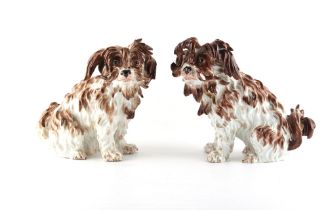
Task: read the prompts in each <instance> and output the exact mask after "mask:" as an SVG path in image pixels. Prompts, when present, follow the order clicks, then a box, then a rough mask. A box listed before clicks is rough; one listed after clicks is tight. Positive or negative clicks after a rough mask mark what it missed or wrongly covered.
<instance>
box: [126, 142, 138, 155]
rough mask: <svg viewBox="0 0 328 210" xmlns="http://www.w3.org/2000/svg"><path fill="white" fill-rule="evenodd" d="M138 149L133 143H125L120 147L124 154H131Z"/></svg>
mask: <svg viewBox="0 0 328 210" xmlns="http://www.w3.org/2000/svg"><path fill="white" fill-rule="evenodd" d="M137 151H138V147H137V146H136V145H134V144H126V145H124V146H123V147H122V152H123V154H124V155H131V154H134V153H136V152H137Z"/></svg>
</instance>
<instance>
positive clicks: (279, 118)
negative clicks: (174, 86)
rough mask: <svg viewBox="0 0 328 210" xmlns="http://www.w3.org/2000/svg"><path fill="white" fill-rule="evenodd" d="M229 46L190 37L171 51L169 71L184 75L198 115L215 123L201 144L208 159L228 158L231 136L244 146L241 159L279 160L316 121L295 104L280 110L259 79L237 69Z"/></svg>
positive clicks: (249, 160)
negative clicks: (212, 136)
mask: <svg viewBox="0 0 328 210" xmlns="http://www.w3.org/2000/svg"><path fill="white" fill-rule="evenodd" d="M232 51H233V49H232V48H231V47H230V46H229V44H228V43H225V42H223V41H221V40H219V39H217V40H215V41H214V42H212V43H206V44H204V45H200V44H199V43H198V41H197V39H196V38H194V37H191V38H189V39H186V40H185V41H183V42H181V43H179V44H178V45H177V46H176V48H175V50H174V54H175V55H176V56H177V57H176V62H175V63H172V64H171V70H172V74H173V76H174V77H178V76H181V77H182V78H183V81H184V82H185V86H184V95H185V96H188V95H191V94H192V95H193V97H194V98H195V100H196V101H197V102H199V103H200V107H199V110H198V115H202V114H206V115H208V117H209V118H210V119H211V124H212V126H213V127H214V128H215V139H214V142H213V143H208V144H207V145H206V146H205V152H206V153H208V155H207V160H208V161H209V162H213V163H217V162H224V161H227V160H228V158H229V155H230V153H231V152H232V150H233V145H234V139H235V137H238V138H240V139H241V140H242V141H243V142H244V143H245V145H246V146H245V149H244V150H243V153H244V155H245V157H244V159H243V162H244V163H254V162H272V161H278V160H282V158H283V155H284V153H286V152H287V150H293V149H296V148H298V147H299V146H300V145H301V143H302V136H307V138H311V137H312V134H313V131H314V129H315V123H314V121H313V120H312V119H310V118H307V117H304V111H303V110H300V108H299V105H297V106H296V108H295V109H291V114H290V115H287V116H286V115H284V111H283V106H282V105H281V104H280V103H279V102H278V101H277V99H276V96H275V95H274V94H272V93H271V92H270V91H269V90H268V89H267V88H266V87H265V86H264V85H263V84H262V82H260V81H259V80H256V79H253V78H252V77H251V76H249V75H247V74H244V73H242V72H240V71H239V68H238V66H237V64H236V62H235V60H234V57H233V55H232Z"/></svg>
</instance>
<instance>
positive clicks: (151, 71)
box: [144, 56, 157, 79]
mask: <svg viewBox="0 0 328 210" xmlns="http://www.w3.org/2000/svg"><path fill="white" fill-rule="evenodd" d="M156 66H157V63H156V60H155V59H154V58H153V57H152V56H146V59H145V67H144V71H145V72H146V74H147V77H149V78H151V79H155V77H156Z"/></svg>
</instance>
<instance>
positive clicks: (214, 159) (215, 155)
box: [207, 150, 225, 163]
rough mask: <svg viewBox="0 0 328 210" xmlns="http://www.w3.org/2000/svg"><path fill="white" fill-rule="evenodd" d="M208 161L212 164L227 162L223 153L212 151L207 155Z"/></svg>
mask: <svg viewBox="0 0 328 210" xmlns="http://www.w3.org/2000/svg"><path fill="white" fill-rule="evenodd" d="M207 161H208V162H210V163H222V162H224V161H225V158H224V155H223V153H222V152H221V151H218V150H212V151H211V152H210V153H208V155H207Z"/></svg>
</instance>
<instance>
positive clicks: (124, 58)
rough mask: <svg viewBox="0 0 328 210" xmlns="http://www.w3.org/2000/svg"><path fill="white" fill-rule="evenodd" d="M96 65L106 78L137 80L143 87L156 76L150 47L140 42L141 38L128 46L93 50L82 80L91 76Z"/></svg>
mask: <svg viewBox="0 0 328 210" xmlns="http://www.w3.org/2000/svg"><path fill="white" fill-rule="evenodd" d="M97 66H98V70H99V72H100V73H101V75H102V76H103V77H104V78H106V79H110V80H117V81H120V82H123V83H126V82H138V83H139V84H140V85H141V86H142V87H144V88H147V87H148V84H149V83H150V81H151V80H152V79H155V76H156V61H155V59H154V58H153V57H152V48H151V47H150V46H148V45H146V44H145V43H142V42H141V39H137V40H135V41H134V42H133V43H132V44H131V45H129V47H120V46H113V47H108V48H106V49H101V50H98V51H97V52H95V53H94V54H93V55H92V56H91V57H90V59H89V62H88V66H87V72H86V75H85V78H84V80H87V79H89V78H90V77H91V76H92V74H93V72H94V70H95V68H96V67H97Z"/></svg>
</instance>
